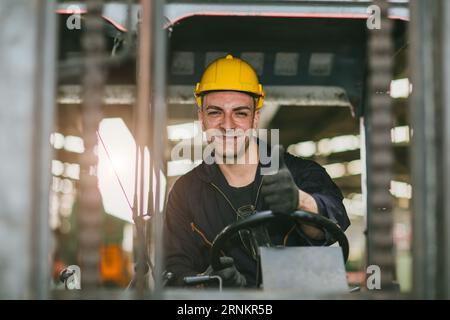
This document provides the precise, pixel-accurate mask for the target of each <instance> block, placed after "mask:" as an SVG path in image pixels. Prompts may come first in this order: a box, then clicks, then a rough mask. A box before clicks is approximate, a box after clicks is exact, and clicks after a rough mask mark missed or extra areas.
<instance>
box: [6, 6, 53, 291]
mask: <svg viewBox="0 0 450 320" xmlns="http://www.w3.org/2000/svg"><path fill="white" fill-rule="evenodd" d="M52 5H53V4H52V2H44V1H39V0H33V1H29V0H17V1H0V21H2V28H0V41H1V43H2V45H1V46H0V70H1V75H2V77H0V96H1V97H2V98H1V100H0V137H1V138H0V158H1V159H2V164H1V166H0V203H1V206H0V270H1V272H0V298H1V299H25V298H39V299H44V298H46V297H47V285H48V281H47V280H48V275H49V273H48V272H49V268H48V264H49V262H48V255H47V254H46V253H48V233H47V230H48V219H46V218H47V217H48V200H47V199H48V195H49V194H48V191H49V179H50V170H49V163H50V162H49V159H50V155H51V153H50V152H51V151H50V148H49V147H50V146H49V144H48V139H49V136H48V135H47V134H48V132H49V131H50V130H51V126H52V122H51V119H52V113H53V107H54V100H53V94H52V90H53V86H54V84H55V83H54V78H53V76H54V75H53V71H52V64H53V63H54V59H53V55H54V50H55V41H54V40H55V37H54V32H55V29H54V25H53V23H54V20H53V18H52V17H51V16H50V15H48V13H49V11H48V10H49V9H50V8H51V7H52ZM45 19H47V21H45ZM24 22H26V23H24ZM30 26H33V27H30ZM40 42H43V43H40ZM41 70H44V73H40V71H41ZM35 143H37V144H38V146H34V144H35ZM40 147H42V149H40ZM36 150H38V151H39V153H38V154H34V152H35V151H36ZM35 242H36V243H35ZM34 250H37V251H36V252H34ZM41 280H42V281H45V283H39V281H41Z"/></svg>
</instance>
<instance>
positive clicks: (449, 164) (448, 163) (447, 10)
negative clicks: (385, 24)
mask: <svg viewBox="0 0 450 320" xmlns="http://www.w3.org/2000/svg"><path fill="white" fill-rule="evenodd" d="M442 17H443V24H442V32H443V34H442V42H441V43H442V44H443V57H447V58H448V57H450V3H449V2H448V1H442ZM442 63H443V67H442V71H443V73H444V75H443V79H442V80H443V81H442V88H443V91H442V93H443V95H444V97H443V107H444V117H443V118H444V119H445V120H444V121H445V122H444V135H443V139H444V150H445V151H446V152H444V154H443V157H444V159H443V163H444V165H443V167H444V172H443V183H444V187H443V190H450V169H449V168H450V154H449V150H450V63H449V61H448V59H445V58H444V59H443V60H442ZM443 213H444V215H445V217H444V219H443V221H442V226H443V229H444V230H445V231H446V232H444V234H443V245H442V248H443V255H444V256H443V263H444V268H443V270H445V271H444V272H445V273H444V274H443V279H442V283H443V296H442V298H443V299H450V271H449V270H450V235H449V232H448V230H450V197H444V210H443Z"/></svg>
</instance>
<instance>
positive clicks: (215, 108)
mask: <svg viewBox="0 0 450 320" xmlns="http://www.w3.org/2000/svg"><path fill="white" fill-rule="evenodd" d="M208 109H214V110H219V111H222V108H221V107H218V106H213V105H210V106H207V107H206V108H205V110H208Z"/></svg>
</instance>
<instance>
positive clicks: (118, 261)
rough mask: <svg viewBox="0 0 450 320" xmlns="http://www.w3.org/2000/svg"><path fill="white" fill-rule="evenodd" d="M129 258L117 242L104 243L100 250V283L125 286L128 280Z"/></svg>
mask: <svg viewBox="0 0 450 320" xmlns="http://www.w3.org/2000/svg"><path fill="white" fill-rule="evenodd" d="M128 261H129V259H128V257H127V256H126V255H125V254H124V252H123V251H122V247H121V246H120V245H119V244H109V245H104V246H102V248H101V251H100V278H101V281H102V283H105V284H110V285H117V286H121V287H123V286H126V285H127V284H128V281H129V277H128V267H127V263H128Z"/></svg>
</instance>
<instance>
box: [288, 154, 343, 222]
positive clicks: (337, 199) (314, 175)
mask: <svg viewBox="0 0 450 320" xmlns="http://www.w3.org/2000/svg"><path fill="white" fill-rule="evenodd" d="M308 162H310V163H309V165H308V167H307V168H305V169H303V170H298V171H297V170H296V171H297V173H296V174H295V175H294V180H295V183H296V184H297V186H298V187H299V189H300V190H303V191H304V192H306V193H309V194H310V195H311V196H312V197H313V198H314V200H316V203H317V206H318V209H319V214H321V215H322V216H324V217H327V218H328V219H330V220H332V221H333V222H335V223H336V224H338V225H339V226H340V227H341V229H342V230H346V229H347V228H348V226H349V225H350V220H349V218H348V216H347V211H346V210H345V207H344V205H343V203H342V200H343V196H342V193H341V191H340V190H339V188H338V186H336V184H335V183H334V182H333V180H331V178H330V176H329V175H328V173H327V172H326V171H325V169H324V168H323V167H322V166H320V165H319V164H317V163H315V162H313V161H308Z"/></svg>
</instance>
